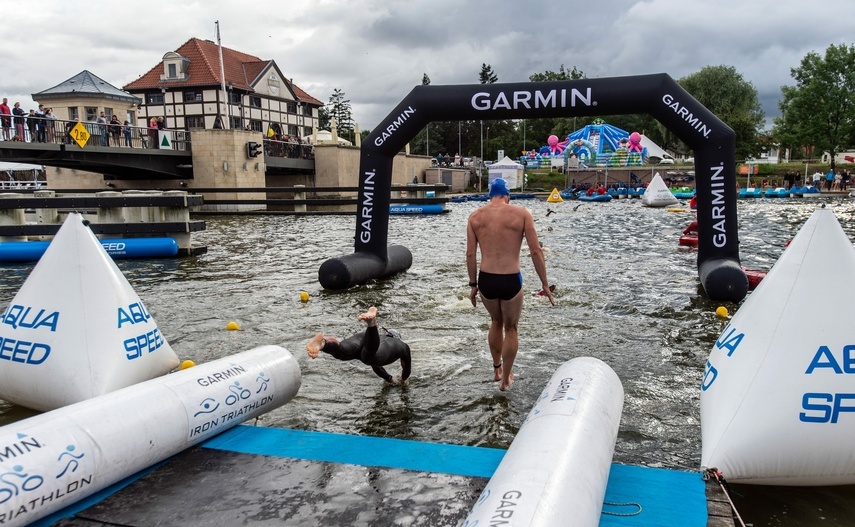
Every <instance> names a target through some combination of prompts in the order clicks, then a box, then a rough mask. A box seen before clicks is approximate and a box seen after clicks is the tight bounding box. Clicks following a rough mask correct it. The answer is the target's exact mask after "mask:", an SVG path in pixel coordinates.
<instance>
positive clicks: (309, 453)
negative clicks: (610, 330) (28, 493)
mask: <svg viewBox="0 0 855 527" xmlns="http://www.w3.org/2000/svg"><path fill="white" fill-rule="evenodd" d="M504 454H505V451H504V450H502V449H495V448H484V447H471V446H461V445H450V444H439V443H428V442H420V441H409V440H401V439H390V438H380V437H366V436H354V435H346V434H334V433H327V432H311V431H302V430H290V429H281V428H265V427H259V426H248V425H239V426H236V427H234V428H232V429H230V430H227V431H225V432H223V433H222V434H220V435H218V436H215V437H213V438H211V439H209V440H207V441H206V442H204V443H202V445H201V446H199V447H193V448H190V449H188V450H186V451H184V452H182V453H181V454H179V455H177V456H175V457H173V458H172V459H170V460H167V461H166V462H164V463H162V464H160V465H158V466H155V467H152V468H150V469H148V470H145V471H142V472H140V473H138V474H136V475H134V476H132V477H130V478H128V479H126V480H125V481H122V482H120V483H117V484H116V485H113V486H112V487H110V488H107V489H105V490H104V491H102V492H100V493H97V494H95V495H93V496H91V497H90V498H88V499H85V500H83V501H81V502H78V503H76V504H74V505H72V506H70V507H67V508H65V509H63V510H61V511H59V512H57V513H55V514H54V515H51V516H49V517H46V518H43V519H41V520H38V521H37V522H35V523H33V525H38V526H48V525H56V526H61V527H93V526H104V525H125V526H150V525H182V526H206V527H207V526H212V525H222V526H230V525H258V526H267V525H270V526H274V525H275V526H281V525H377V526H381V525H431V526H457V525H459V524H460V523H461V522H462V521H463V520H464V519H465V518H466V517H467V515H468V514H469V512H470V510H471V508H472V506H473V505H474V504H475V501H476V500H477V499H478V497H479V495H480V493H481V491H482V489H483V488H484V487H485V486H486V484H487V482H488V479H489V478H490V477H491V476H492V475H493V472H494V471H495V470H496V467H497V466H498V465H499V462H500V461H501V460H502V458H503V456H504ZM708 494H709V495H710V496H709V504H710V507H711V508H710V509H709V512H708V508H707V505H708ZM715 494H716V489H715V488H714V487H712V486H711V484H709V483H706V482H704V481H703V479H702V477H701V474H700V473H699V472H684V471H678V470H669V469H660V468H646V467H639V466H633V465H621V464H613V465H612V467H611V471H610V475H609V481H608V487H607V489H606V497H605V502H606V503H605V504H604V506H603V514H602V516H601V519H600V525H601V526H614V527H621V526H630V525H632V526H637V525H644V526H646V527H657V526H669V527H670V526H673V525H681V526H684V527H693V526H698V527H706V526H712V525H715V526H732V525H733V522H732V520H730V519H729V517H728V515H729V510H723V506H722V503H723V497H721V496H719V497H718V498H716V497H715ZM725 504H726V502H725ZM507 507H509V508H512V507H513V503H512V502H508V504H507ZM715 509H719V510H720V511H721V510H723V512H719V513H717V512H714V510H715ZM719 514H721V515H720V516H719Z"/></svg>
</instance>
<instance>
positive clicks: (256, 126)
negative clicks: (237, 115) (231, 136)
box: [249, 119, 261, 132]
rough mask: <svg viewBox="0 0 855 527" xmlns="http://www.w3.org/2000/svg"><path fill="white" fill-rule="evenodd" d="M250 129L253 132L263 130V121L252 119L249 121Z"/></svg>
mask: <svg viewBox="0 0 855 527" xmlns="http://www.w3.org/2000/svg"><path fill="white" fill-rule="evenodd" d="M249 129H250V130H252V131H253V132H260V131H261V121H256V120H255V119H253V120H251V121H250V122H249Z"/></svg>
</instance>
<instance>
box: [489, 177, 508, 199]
mask: <svg viewBox="0 0 855 527" xmlns="http://www.w3.org/2000/svg"><path fill="white" fill-rule="evenodd" d="M510 195H511V191H510V190H508V184H507V183H505V180H504V179H502V178H500V177H497V178H496V179H494V180H493V182H492V183H490V197H491V198H492V197H493V196H510Z"/></svg>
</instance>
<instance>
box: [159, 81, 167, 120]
mask: <svg viewBox="0 0 855 527" xmlns="http://www.w3.org/2000/svg"><path fill="white" fill-rule="evenodd" d="M160 97H161V98H162V99H163V125H164V126H166V88H161V89H160Z"/></svg>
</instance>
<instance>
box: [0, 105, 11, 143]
mask: <svg viewBox="0 0 855 527" xmlns="http://www.w3.org/2000/svg"><path fill="white" fill-rule="evenodd" d="M0 123H2V125H3V140H4V141H8V140H9V139H12V109H11V108H9V99H7V98H6V97H3V104H0Z"/></svg>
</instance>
